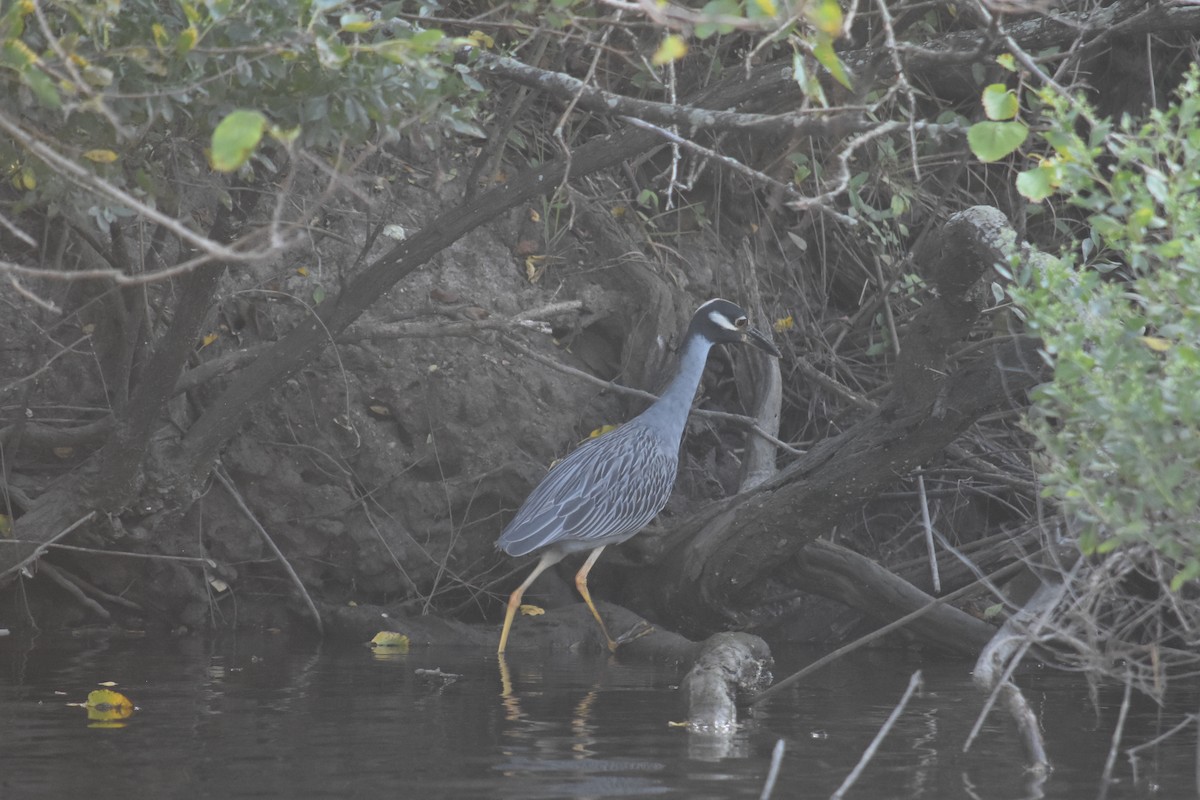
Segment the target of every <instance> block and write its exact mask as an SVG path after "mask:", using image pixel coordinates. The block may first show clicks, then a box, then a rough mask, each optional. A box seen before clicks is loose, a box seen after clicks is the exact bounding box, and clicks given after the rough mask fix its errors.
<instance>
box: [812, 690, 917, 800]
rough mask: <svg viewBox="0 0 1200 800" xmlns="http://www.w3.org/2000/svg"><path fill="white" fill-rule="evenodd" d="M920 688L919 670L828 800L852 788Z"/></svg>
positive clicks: (843, 795)
mask: <svg viewBox="0 0 1200 800" xmlns="http://www.w3.org/2000/svg"><path fill="white" fill-rule="evenodd" d="M920 686H921V670H917V671H916V672H914V673H913V674H912V677H911V678H909V679H908V688H907V689H905V690H904V695H903V696H902V697H901V698H900V702H899V703H897V704H896V707H895V708H893V709H892V713H891V714H888V718H887V719H886V720H884V722H883V727H881V728H880V729H879V732H878V733H876V734H875V738H874V739H872V740H871V744H869V745H868V746H867V749H866V750H865V751H864V752H863V754H862V758H860V759H859V760H858V763H857V764H855V765H854V769H852V770H851V771H850V774H849V775H847V776H846V780H844V781H842V785H841V786H839V787H838V788H837V791H836V792H834V793H833V794H831V795H830V796H829V800H840V799H841V798H842V797H845V796H846V792H848V791H849V790H850V787H851V786H853V785H854V782H855V781H856V780H858V777H859V776H860V775H862V773H863V770H865V769H866V768H867V764H869V763H870V762H871V759H872V758H874V757H875V752H876V751H877V750H878V749H879V745H880V744H881V743H882V742H883V737H885V736H887V735H888V732H889V731H890V730H891V729H892V726H894V725H895V724H896V720H898V719H900V715H901V714H902V713H904V708H905V706H907V705H908V701H909V699H910V698H911V697H912V696H913V693H914V692H915V691H917V689H919V688H920Z"/></svg>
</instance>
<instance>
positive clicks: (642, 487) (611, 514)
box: [496, 424, 679, 556]
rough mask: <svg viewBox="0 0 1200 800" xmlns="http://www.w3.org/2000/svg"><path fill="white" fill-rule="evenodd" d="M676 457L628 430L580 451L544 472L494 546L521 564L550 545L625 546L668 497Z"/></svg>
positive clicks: (651, 438)
mask: <svg viewBox="0 0 1200 800" xmlns="http://www.w3.org/2000/svg"><path fill="white" fill-rule="evenodd" d="M678 464H679V453H678V451H674V452H667V449H666V448H665V447H664V446H663V445H662V444H660V441H659V439H658V437H656V436H655V435H654V433H653V432H652V431H650V430H648V429H647V428H645V427H643V426H639V425H636V424H627V425H625V426H623V427H621V428H618V429H617V430H615V431H613V432H612V433H610V434H608V435H607V436H603V437H601V438H599V439H595V440H593V441H590V442H588V443H586V444H584V445H583V446H582V447H580V448H579V449H577V450H575V451H574V452H573V453H571V454H570V455H569V456H567V457H566V458H564V459H563V460H562V461H560V462H559V463H558V464H556V465H555V466H554V468H553V469H551V470H550V472H549V474H547V475H546V478H545V479H544V480H543V481H542V482H541V483H539V484H538V485H537V487H536V488H535V489H534V490H533V492H532V493H530V495H529V497H527V498H526V499H525V502H524V503H523V504H522V505H521V508H520V509H519V510H518V511H517V515H516V516H515V517H513V519H512V521H511V522H509V523H508V525H507V526H506V527H505V528H504V532H503V533H501V534H500V539H499V541H497V543H496V546H497V547H499V548H501V549H502V550H504V551H505V552H506V553H508V554H509V555H513V556H520V555H525V554H526V553H530V552H533V551H534V550H536V549H538V548H539V547H545V546H546V545H550V544H555V543H567V542H571V543H578V544H580V545H582V546H584V547H587V546H588V545H589V544H590V545H591V546H594V547H599V546H600V545H602V544H609V543H612V542H617V541H620V540H622V539H625V538H628V537H630V536H632V535H633V534H635V533H637V532H638V531H639V530H641V529H642V528H643V527H645V525H646V524H647V523H648V522H650V520H652V519H654V517H655V515H656V514H658V512H659V511H662V508H663V506H665V505H666V504H667V500H668V498H670V496H671V488H672V487H673V486H674V484H675V470H676V468H677V466H678Z"/></svg>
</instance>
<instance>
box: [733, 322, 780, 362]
mask: <svg viewBox="0 0 1200 800" xmlns="http://www.w3.org/2000/svg"><path fill="white" fill-rule="evenodd" d="M742 341H743V342H744V343H746V344H749V345H753V346H754V347H757V348H758V349H759V350H762V351H763V352H764V353H766V354H767V355H771V356H774V357H775V358H779V356H780V352H779V348H778V347H776V346H775V345H773V344H771V340H770V339H768V338H767V337H766V336H765V335H764V334H763V332H762V331H760V330H758V329H756V328H746V329H745V330H743V331H742Z"/></svg>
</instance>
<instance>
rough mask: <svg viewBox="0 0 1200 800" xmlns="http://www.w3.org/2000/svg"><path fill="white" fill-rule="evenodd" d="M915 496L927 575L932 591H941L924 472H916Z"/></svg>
mask: <svg viewBox="0 0 1200 800" xmlns="http://www.w3.org/2000/svg"><path fill="white" fill-rule="evenodd" d="M917 496H918V497H919V498H920V500H921V524H922V525H923V526H924V528H925V549H926V550H928V551H929V577H930V579H931V580H932V581H933V593H934V594H941V593H942V576H941V574H940V573H939V572H938V563H937V550H936V549H935V548H934V546H933V522H932V521H931V520H930V519H929V498H928V497H927V496H926V495H925V473H924V472H918V473H917Z"/></svg>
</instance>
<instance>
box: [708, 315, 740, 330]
mask: <svg viewBox="0 0 1200 800" xmlns="http://www.w3.org/2000/svg"><path fill="white" fill-rule="evenodd" d="M708 318H709V319H710V320H712V323H713V324H714V325H716V326H717V327H720V328H724V329H725V330H727V331H736V330H737V329H738V328H737V325H734V324H733V323H732V322H730V321H729V317H727V316H725V315H724V314H722V313H721V312H720V311H710V312H708Z"/></svg>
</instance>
